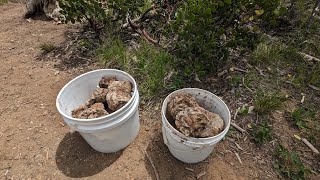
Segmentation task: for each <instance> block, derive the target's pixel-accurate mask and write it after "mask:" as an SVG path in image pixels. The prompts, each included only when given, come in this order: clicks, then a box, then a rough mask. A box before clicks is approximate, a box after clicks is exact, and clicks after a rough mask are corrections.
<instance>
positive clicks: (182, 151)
mask: <svg viewBox="0 0 320 180" xmlns="http://www.w3.org/2000/svg"><path fill="white" fill-rule="evenodd" d="M181 93H189V94H191V95H192V96H193V97H195V98H196V101H197V102H198V104H199V105H200V106H202V107H204V108H205V109H206V110H208V111H210V112H214V113H216V114H218V115H220V117H221V118H222V119H223V121H224V130H223V131H222V132H221V133H220V134H218V135H216V136H213V137H208V138H193V137H187V136H185V135H184V134H182V133H181V132H179V131H178V130H176V129H175V128H174V127H173V126H172V125H171V124H170V123H169V121H168V119H167V118H166V114H167V104H168V102H169V101H170V99H171V98H172V97H174V96H176V95H177V94H181ZM161 111H162V134H163V140H164V143H165V144H166V145H167V146H168V148H169V151H170V152H171V154H172V155H173V156H174V157H175V158H177V159H179V160H180V161H182V162H185V163H198V162H200V161H203V160H204V159H206V158H207V157H208V156H209V155H210V153H211V152H212V151H213V149H214V147H215V145H216V144H217V143H218V142H219V141H220V140H221V139H222V138H223V137H224V136H225V135H226V133H227V132H228V130H229V127H230V117H231V115H230V111H229V108H228V107H227V105H226V104H225V103H224V102H223V101H222V100H221V99H220V98H219V97H218V96H216V95H214V94H212V93H210V92H208V91H205V90H202V89H197V88H185V89H180V90H177V91H175V92H173V93H171V94H169V95H168V96H167V97H166V99H165V100H164V102H163V105H162V110H161Z"/></svg>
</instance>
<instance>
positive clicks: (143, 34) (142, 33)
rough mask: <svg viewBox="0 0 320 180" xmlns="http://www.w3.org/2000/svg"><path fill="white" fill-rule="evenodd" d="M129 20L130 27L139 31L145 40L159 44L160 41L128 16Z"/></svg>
mask: <svg viewBox="0 0 320 180" xmlns="http://www.w3.org/2000/svg"><path fill="white" fill-rule="evenodd" d="M127 21H128V23H129V25H130V27H131V28H132V29H133V30H134V31H135V32H136V33H138V34H139V35H140V36H143V37H144V39H145V40H147V41H148V42H150V43H152V44H158V41H156V40H154V39H153V38H151V37H150V35H149V34H148V33H147V32H146V31H145V30H144V28H143V27H142V26H140V27H139V26H138V25H137V24H135V23H134V22H133V21H131V19H130V18H127Z"/></svg>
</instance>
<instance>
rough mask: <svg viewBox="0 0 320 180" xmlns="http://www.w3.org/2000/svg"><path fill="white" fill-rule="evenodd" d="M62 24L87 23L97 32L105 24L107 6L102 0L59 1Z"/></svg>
mask: <svg viewBox="0 0 320 180" xmlns="http://www.w3.org/2000/svg"><path fill="white" fill-rule="evenodd" d="M60 6H61V8H62V14H63V15H64V16H65V19H64V22H65V23H67V22H71V23H75V22H83V21H88V22H89V25H90V27H91V28H92V29H94V30H95V31H97V32H99V31H100V30H101V29H102V28H103V27H104V25H105V24H106V23H107V21H108V20H109V19H108V16H107V13H108V11H107V5H106V3H105V1H103V0H60Z"/></svg>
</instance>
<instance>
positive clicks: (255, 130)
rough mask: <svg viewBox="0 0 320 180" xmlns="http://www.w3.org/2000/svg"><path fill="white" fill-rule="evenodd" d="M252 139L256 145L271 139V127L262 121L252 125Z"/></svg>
mask: <svg viewBox="0 0 320 180" xmlns="http://www.w3.org/2000/svg"><path fill="white" fill-rule="evenodd" d="M251 135H252V137H253V140H254V142H255V143H257V144H258V145H261V144H263V143H265V142H268V141H271V139H272V128H271V126H270V125H269V124H268V123H267V122H262V123H260V124H258V125H254V126H253V127H252V130H251Z"/></svg>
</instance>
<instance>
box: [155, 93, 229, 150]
mask: <svg viewBox="0 0 320 180" xmlns="http://www.w3.org/2000/svg"><path fill="white" fill-rule="evenodd" d="M184 90H196V91H203V92H206V93H209V94H211V95H213V96H215V97H216V98H217V99H218V100H219V101H221V102H222V104H223V106H224V107H225V108H226V109H227V112H228V117H229V118H228V119H227V124H226V125H225V127H224V130H223V131H221V132H220V133H219V134H217V135H215V136H210V137H206V138H196V137H188V136H186V135H184V134H182V133H181V132H180V131H178V130H177V129H176V128H174V127H173V126H172V125H171V123H170V122H169V121H168V119H167V117H166V115H165V114H166V113H165V111H166V110H167V108H166V109H164V107H165V103H167V104H168V100H169V98H170V97H171V96H172V94H174V93H178V92H180V91H184ZM161 114H162V117H163V118H162V119H163V120H165V124H163V126H168V127H169V130H170V131H171V132H172V131H173V132H172V133H173V134H175V135H176V136H179V137H180V138H181V139H184V140H191V141H199V140H209V141H211V140H215V139H217V138H219V137H220V136H221V135H225V134H226V133H227V132H228V131H229V128H230V124H231V113H230V110H229V108H228V106H227V105H226V104H225V102H224V101H223V100H222V99H221V98H220V97H218V96H217V95H215V94H213V93H212V92H210V91H207V90H204V89H200V88H182V89H178V90H176V91H173V92H171V93H170V94H169V95H167V97H166V98H165V99H164V101H163V103H162V108H161ZM193 143H195V144H197V142H193Z"/></svg>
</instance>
